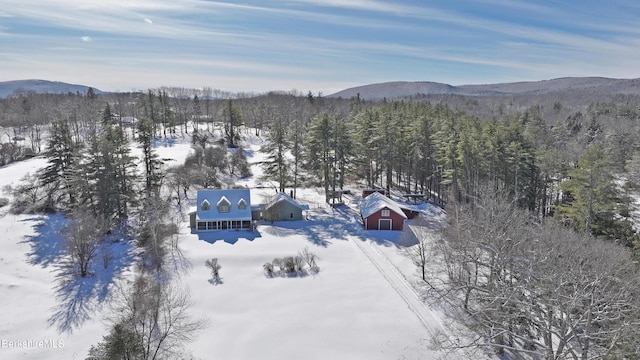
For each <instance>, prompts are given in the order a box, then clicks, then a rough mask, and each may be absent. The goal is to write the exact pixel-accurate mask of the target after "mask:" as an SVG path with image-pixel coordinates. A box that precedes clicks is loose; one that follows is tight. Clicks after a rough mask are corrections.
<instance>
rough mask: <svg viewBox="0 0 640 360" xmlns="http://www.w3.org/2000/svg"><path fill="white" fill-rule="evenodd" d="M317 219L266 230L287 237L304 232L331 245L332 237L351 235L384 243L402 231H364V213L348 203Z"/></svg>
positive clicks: (317, 241) (319, 242)
mask: <svg viewBox="0 0 640 360" xmlns="http://www.w3.org/2000/svg"><path fill="white" fill-rule="evenodd" d="M313 215H314V216H313V220H308V221H280V222H275V223H274V224H272V225H271V226H265V227H263V228H262V230H263V231H264V232H266V233H268V234H271V235H274V236H279V237H285V236H291V235H296V234H303V235H305V236H306V237H307V239H308V240H309V241H310V242H311V243H312V244H313V245H316V246H321V247H327V246H329V245H331V241H332V240H347V238H348V237H351V238H354V237H355V238H357V239H360V240H362V241H366V240H373V241H375V242H376V243H378V244H380V245H384V246H390V245H391V243H395V242H397V239H398V237H399V235H400V233H401V232H400V231H378V230H376V231H373V230H364V229H363V227H362V221H361V220H360V214H358V212H357V211H355V210H353V209H351V208H349V207H347V206H335V207H333V208H332V209H330V210H321V211H319V212H316V213H314V214H313Z"/></svg>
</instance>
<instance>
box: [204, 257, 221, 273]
mask: <svg viewBox="0 0 640 360" xmlns="http://www.w3.org/2000/svg"><path fill="white" fill-rule="evenodd" d="M204 264H205V265H206V266H207V267H208V268H209V269H210V270H211V276H213V277H214V278H215V277H217V276H219V274H218V271H219V270H220V268H221V267H222V266H220V264H218V258H212V259H209V260H207V261H205V262H204Z"/></svg>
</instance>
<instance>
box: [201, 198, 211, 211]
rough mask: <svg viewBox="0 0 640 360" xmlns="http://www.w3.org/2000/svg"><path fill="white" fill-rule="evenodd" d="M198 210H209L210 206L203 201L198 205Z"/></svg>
mask: <svg viewBox="0 0 640 360" xmlns="http://www.w3.org/2000/svg"><path fill="white" fill-rule="evenodd" d="M200 209H202V210H203V211H206V210H210V209H211V204H210V203H209V202H208V201H207V200H204V201H203V202H202V204H200Z"/></svg>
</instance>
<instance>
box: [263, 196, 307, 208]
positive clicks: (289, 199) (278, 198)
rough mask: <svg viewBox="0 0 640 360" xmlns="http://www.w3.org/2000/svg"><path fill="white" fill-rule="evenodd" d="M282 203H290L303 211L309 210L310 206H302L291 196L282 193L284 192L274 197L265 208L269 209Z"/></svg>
mask: <svg viewBox="0 0 640 360" xmlns="http://www.w3.org/2000/svg"><path fill="white" fill-rule="evenodd" d="M281 201H286V202H288V203H290V204H291V205H293V206H295V207H297V208H299V209H302V210H308V209H309V206H307V205H302V204H300V203H299V202H298V201H297V200H295V199H293V198H292V197H291V196H289V195H287V194H285V193H282V192H279V193H277V194H275V195H273V196H272V197H271V198H270V199H269V201H268V202H267V204H266V206H265V208H267V209H268V208H270V207H272V206H273V205H275V204H277V203H279V202H281Z"/></svg>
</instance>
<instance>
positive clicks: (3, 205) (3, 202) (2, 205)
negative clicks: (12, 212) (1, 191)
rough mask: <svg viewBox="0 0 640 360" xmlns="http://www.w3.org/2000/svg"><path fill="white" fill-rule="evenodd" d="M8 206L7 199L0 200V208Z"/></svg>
mask: <svg viewBox="0 0 640 360" xmlns="http://www.w3.org/2000/svg"><path fill="white" fill-rule="evenodd" d="M7 205H9V199H7V198H0V207H5V206H7Z"/></svg>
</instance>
